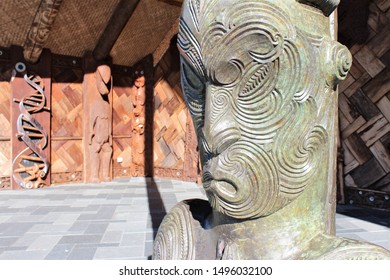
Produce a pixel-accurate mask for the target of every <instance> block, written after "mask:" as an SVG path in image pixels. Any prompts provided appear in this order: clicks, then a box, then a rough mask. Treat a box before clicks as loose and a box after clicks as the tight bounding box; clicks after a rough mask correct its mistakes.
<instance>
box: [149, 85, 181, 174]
mask: <svg viewBox="0 0 390 280" xmlns="http://www.w3.org/2000/svg"><path fill="white" fill-rule="evenodd" d="M180 92H181V91H180V88H179V85H177V86H176V87H175V88H172V87H171V86H170V85H169V83H168V82H166V81H165V80H161V81H160V82H159V83H158V84H157V85H156V86H155V92H154V94H155V97H154V98H155V113H154V141H155V143H154V163H155V166H156V167H161V168H172V169H183V162H184V160H185V139H186V138H185V132H186V123H187V108H186V106H185V103H184V101H183V100H182V99H181V97H180Z"/></svg>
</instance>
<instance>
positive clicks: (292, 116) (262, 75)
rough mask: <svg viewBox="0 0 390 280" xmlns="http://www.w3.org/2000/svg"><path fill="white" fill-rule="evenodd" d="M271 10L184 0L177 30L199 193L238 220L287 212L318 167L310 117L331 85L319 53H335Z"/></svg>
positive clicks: (319, 151)
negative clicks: (195, 137)
mask: <svg viewBox="0 0 390 280" xmlns="http://www.w3.org/2000/svg"><path fill="white" fill-rule="evenodd" d="M274 2H280V3H281V2H283V1H246V0H244V1H236V2H235V3H231V4H230V5H228V6H226V3H225V2H224V1H223V0H219V1H218V0H211V1H199V0H189V1H187V2H185V3H184V6H183V14H182V18H181V22H180V30H179V37H178V47H179V50H180V52H181V56H182V59H181V60H182V64H181V66H182V69H181V76H182V87H183V92H184V95H185V99H186V102H187V105H188V107H189V109H190V112H191V115H192V117H193V120H194V125H195V128H196V131H197V135H198V142H199V151H200V154H201V161H202V167H203V169H202V171H203V182H204V183H203V185H204V188H205V190H206V193H207V195H208V197H209V200H210V202H211V205H212V206H213V207H214V209H216V210H217V211H220V212H222V213H225V214H227V215H229V216H231V217H234V218H238V219H246V218H257V217H261V216H266V215H269V214H271V213H273V212H275V211H277V210H278V209H280V208H282V207H283V206H285V205H287V204H288V203H290V202H291V201H292V200H294V199H295V198H296V197H298V196H299V195H300V194H301V193H302V192H303V191H304V190H305V189H306V187H307V185H308V184H309V183H310V180H311V178H312V177H313V176H314V175H315V174H316V171H317V170H318V169H319V168H321V166H322V165H323V166H325V164H326V162H324V160H323V158H324V153H325V152H326V149H327V145H328V142H329V141H328V135H327V132H326V126H327V125H328V124H327V123H326V122H325V121H324V118H323V116H322V115H321V114H320V112H322V111H323V110H326V108H328V107H329V106H330V103H331V99H330V98H328V96H329V95H330V94H331V92H333V87H334V84H335V83H336V82H337V81H338V80H337V79H336V78H334V77H335V76H336V72H337V71H334V69H335V67H333V66H334V65H333V62H332V59H333V57H330V55H328V54H329V53H331V54H332V55H336V56H339V51H336V52H335V51H334V49H335V48H336V49H337V47H340V46H339V45H336V44H333V45H332V44H330V45H331V47H329V44H325V43H324V44H323V42H330V39H329V38H327V37H324V36H319V35H315V34H309V33H306V32H304V31H302V30H299V29H298V28H296V26H294V25H293V24H292V23H291V20H290V17H289V14H287V12H284V11H283V7H282V6H276V5H274V4H273V3H274ZM297 5H298V4H297ZM286 11H287V9H286ZM321 16H322V15H321ZM334 53H335V54H334ZM347 53H348V52H347ZM343 61H344V60H343ZM328 64H331V67H329V66H323V65H328ZM329 69H330V70H329ZM337 73H338V72H337ZM345 74H346V73H345ZM328 76H329V77H328Z"/></svg>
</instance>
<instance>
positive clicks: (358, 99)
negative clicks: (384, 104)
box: [349, 89, 380, 120]
mask: <svg viewBox="0 0 390 280" xmlns="http://www.w3.org/2000/svg"><path fill="white" fill-rule="evenodd" d="M349 101H350V102H351V103H352V104H353V105H354V107H355V108H356V110H357V111H358V112H359V113H360V115H362V116H363V117H364V118H365V119H366V120H370V119H372V118H373V117H375V116H377V115H378V114H379V113H380V112H379V110H378V108H377V107H376V106H375V104H374V103H373V102H372V101H371V100H370V99H369V98H368V97H367V96H366V95H365V94H364V92H363V91H362V90H360V89H359V90H358V91H357V92H355V93H354V94H353V95H352V96H351V97H350V98H349Z"/></svg>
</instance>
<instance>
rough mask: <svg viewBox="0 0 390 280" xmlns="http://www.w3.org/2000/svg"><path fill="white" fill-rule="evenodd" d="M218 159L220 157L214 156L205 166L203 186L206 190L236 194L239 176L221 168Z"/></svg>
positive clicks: (228, 194) (230, 194)
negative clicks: (227, 172)
mask: <svg viewBox="0 0 390 280" xmlns="http://www.w3.org/2000/svg"><path fill="white" fill-rule="evenodd" d="M217 161H218V158H214V159H213V160H212V161H209V162H208V163H207V164H205V165H204V166H203V175H202V179H203V188H204V189H205V190H206V191H212V192H217V193H219V194H224V195H226V196H234V195H235V194H236V193H237V190H238V178H234V177H235V176H234V175H233V174H225V172H223V171H221V170H219V166H218V164H217V163H216V162H217ZM232 175H233V176H232Z"/></svg>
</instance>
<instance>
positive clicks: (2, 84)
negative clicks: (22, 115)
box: [0, 81, 12, 185]
mask: <svg viewBox="0 0 390 280" xmlns="http://www.w3.org/2000/svg"><path fill="white" fill-rule="evenodd" d="M11 96H12V92H11V86H10V84H9V82H8V81H0V125H1V129H0V177H9V176H10V175H11V141H10V139H11V120H10V118H11V116H10V103H11ZM0 185H1V184H0Z"/></svg>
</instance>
